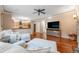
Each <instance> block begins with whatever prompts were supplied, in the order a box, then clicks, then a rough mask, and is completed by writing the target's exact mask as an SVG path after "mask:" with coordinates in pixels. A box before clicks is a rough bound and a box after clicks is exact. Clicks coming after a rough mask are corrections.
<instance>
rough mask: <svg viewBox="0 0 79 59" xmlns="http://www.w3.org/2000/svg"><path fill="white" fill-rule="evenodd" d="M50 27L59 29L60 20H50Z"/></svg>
mask: <svg viewBox="0 0 79 59" xmlns="http://www.w3.org/2000/svg"><path fill="white" fill-rule="evenodd" d="M47 25H48V28H52V29H59V21H53V22H48V24H47Z"/></svg>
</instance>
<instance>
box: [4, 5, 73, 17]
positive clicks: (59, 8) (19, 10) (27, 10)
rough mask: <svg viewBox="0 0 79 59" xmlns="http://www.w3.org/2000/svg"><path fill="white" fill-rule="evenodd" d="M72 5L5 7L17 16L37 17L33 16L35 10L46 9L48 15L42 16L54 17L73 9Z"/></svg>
mask: <svg viewBox="0 0 79 59" xmlns="http://www.w3.org/2000/svg"><path fill="white" fill-rule="evenodd" d="M73 8H74V6H70V5H4V9H5V10H7V11H10V12H12V13H13V15H16V16H25V17H30V18H33V17H37V14H35V15H34V14H32V13H33V12H34V9H45V12H46V14H45V15H41V16H53V15H55V14H58V13H61V12H65V11H68V10H71V9H73Z"/></svg>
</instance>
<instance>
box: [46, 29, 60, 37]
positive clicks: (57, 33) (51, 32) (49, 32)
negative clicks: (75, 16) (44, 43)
mask: <svg viewBox="0 0 79 59" xmlns="http://www.w3.org/2000/svg"><path fill="white" fill-rule="evenodd" d="M47 35H51V36H55V37H60V39H61V30H60V29H56V28H55V29H52V28H48V29H47Z"/></svg>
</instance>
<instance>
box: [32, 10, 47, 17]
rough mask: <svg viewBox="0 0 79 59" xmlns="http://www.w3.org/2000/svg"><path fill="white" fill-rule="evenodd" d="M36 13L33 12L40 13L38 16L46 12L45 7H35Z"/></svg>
mask: <svg viewBox="0 0 79 59" xmlns="http://www.w3.org/2000/svg"><path fill="white" fill-rule="evenodd" d="M34 11H35V12H34V13H33V14H36V13H37V14H38V16H39V15H41V14H46V13H45V12H44V11H45V9H34Z"/></svg>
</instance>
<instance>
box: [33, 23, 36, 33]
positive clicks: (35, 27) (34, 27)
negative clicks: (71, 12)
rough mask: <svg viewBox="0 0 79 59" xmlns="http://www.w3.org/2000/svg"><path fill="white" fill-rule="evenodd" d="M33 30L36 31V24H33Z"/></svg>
mask: <svg viewBox="0 0 79 59" xmlns="http://www.w3.org/2000/svg"><path fill="white" fill-rule="evenodd" d="M33 32H36V24H34V31H33Z"/></svg>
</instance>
